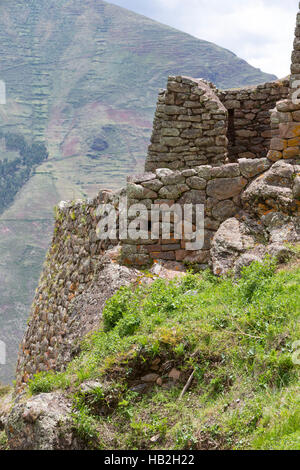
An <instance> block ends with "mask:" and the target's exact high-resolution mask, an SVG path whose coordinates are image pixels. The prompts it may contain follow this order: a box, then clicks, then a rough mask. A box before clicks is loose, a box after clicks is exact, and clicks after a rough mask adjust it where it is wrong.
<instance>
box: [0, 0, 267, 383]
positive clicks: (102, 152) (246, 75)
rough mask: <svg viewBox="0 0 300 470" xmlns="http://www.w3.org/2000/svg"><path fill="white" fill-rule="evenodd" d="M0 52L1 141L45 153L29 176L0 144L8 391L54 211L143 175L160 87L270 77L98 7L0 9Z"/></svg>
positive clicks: (0, 300)
mask: <svg viewBox="0 0 300 470" xmlns="http://www.w3.org/2000/svg"><path fill="white" fill-rule="evenodd" d="M0 42H1V48H0V80H4V81H5V82H6V87H7V104H6V105H0V131H1V136H3V135H4V136H6V135H9V134H14V135H18V136H19V137H20V138H22V137H23V138H24V139H25V141H26V145H27V146H28V148H36V147H34V146H36V145H37V144H41V143H45V144H46V146H47V149H48V152H49V157H48V159H41V160H43V161H40V162H37V161H36V160H35V158H34V156H33V157H32V162H33V163H34V164H31V165H30V168H29V167H28V165H27V166H26V167H24V166H23V165H20V164H19V163H18V162H17V163H16V162H15V163H12V165H10V166H9V165H8V162H14V161H15V160H18V159H20V158H21V159H22V155H21V154H20V150H19V149H16V148H11V147H10V146H9V145H7V142H6V139H5V138H3V137H2V138H0V161H2V167H1V168H4V166H5V168H6V170H7V168H9V169H10V170H9V171H15V172H16V173H13V175H14V174H15V177H14V179H13V181H14V183H15V184H11V182H9V184H8V182H7V181H6V180H5V183H3V182H2V186H1V188H0V194H6V192H7V191H8V193H9V194H7V195H5V198H4V196H3V197H2V201H0V206H1V210H0V234H1V237H0V339H1V340H2V341H5V342H6V343H7V346H8V364H7V366H5V367H3V366H1V368H0V380H2V381H5V382H7V381H9V380H11V379H12V378H13V370H14V364H15V360H16V354H17V349H18V344H19V341H20V338H21V336H22V334H23V330H24V326H25V323H26V320H27V317H28V311H29V306H30V303H31V301H32V297H33V293H34V289H35V287H36V286H37V282H38V277H39V273H40V270H41V266H42V262H43V259H44V256H45V251H46V249H47V246H48V244H49V240H50V237H51V233H52V213H53V206H54V205H55V204H57V202H58V201H59V200H62V199H74V198H82V197H86V196H92V195H95V194H96V193H97V191H98V190H99V188H100V187H102V188H111V189H115V188H117V187H120V186H121V185H123V184H124V182H125V178H126V176H127V175H128V174H130V173H132V172H135V173H136V172H139V171H141V170H142V168H143V163H144V160H145V156H146V148H147V143H148V141H149V137H150V130H151V127H152V119H153V113H154V106H155V103H156V96H157V91H158V89H159V88H160V87H162V86H164V85H165V82H166V77H167V76H168V75H169V74H185V75H191V76H194V77H203V78H205V79H209V80H212V81H214V82H215V84H216V85H217V86H218V87H221V88H226V87H236V86H242V85H249V84H257V83H261V82H265V81H269V80H272V79H274V78H275V77H274V76H272V75H269V74H265V73H262V72H261V71H260V70H258V69H255V68H253V67H252V66H250V65H249V64H247V63H246V62H245V61H244V60H241V59H239V58H238V57H237V56H235V55H234V54H233V53H232V52H230V51H228V50H225V49H223V48H221V47H218V46H216V45H215V44H212V43H209V42H206V41H203V40H199V39H196V38H194V37H192V36H190V35H188V34H185V33H182V32H180V31H177V30H175V29H172V28H170V27H168V26H165V25H162V24H159V23H157V22H155V21H152V20H150V19H148V18H145V17H143V16H140V15H137V14H135V13H132V12H130V11H127V10H124V9H122V8H120V7H117V6H114V5H110V4H108V3H106V2H103V1H101V0H85V1H84V2H82V1H80V0H64V1H63V0H47V1H46V0H22V1H20V0H2V1H1V4H0ZM33 153H34V152H33ZM4 161H6V163H5V165H4V163H3V162H4ZM3 174H4V173H3ZM5 175H6V176H7V178H10V179H11V178H12V173H11V174H10V175H7V171H6V173H5ZM6 176H5V178H6ZM7 178H6V179H7ZM0 179H1V178H0ZM3 185H5V186H3ZM6 188H8V190H6ZM1 191H2V192H1Z"/></svg>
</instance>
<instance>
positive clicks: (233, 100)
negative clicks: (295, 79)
mask: <svg viewBox="0 0 300 470" xmlns="http://www.w3.org/2000/svg"><path fill="white" fill-rule="evenodd" d="M288 93H289V81H288V79H285V80H278V81H275V82H271V83H265V84H262V85H258V86H252V87H248V88H240V89H232V90H226V91H220V92H218V96H219V98H220V100H221V102H222V103H223V104H224V106H225V108H226V109H227V110H228V133H227V137H228V141H229V144H228V154H229V160H230V161H231V162H235V161H237V160H238V159H239V158H262V157H265V156H266V153H267V151H268V150H269V146H270V140H271V138H272V130H271V127H270V110H271V109H273V108H274V107H275V105H276V102H277V101H280V100H283V99H285V98H287V96H288Z"/></svg>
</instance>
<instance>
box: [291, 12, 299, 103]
mask: <svg viewBox="0 0 300 470" xmlns="http://www.w3.org/2000/svg"><path fill="white" fill-rule="evenodd" d="M299 9H300V3H299ZM297 80H300V12H299V13H298V14H297V19H296V29H295V39H294V48H293V53H292V60H291V76H290V89H291V94H292V93H293V90H294V89H295V88H294V84H295V82H296V81H297ZM297 88H299V86H297Z"/></svg>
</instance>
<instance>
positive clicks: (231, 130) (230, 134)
mask: <svg viewBox="0 0 300 470" xmlns="http://www.w3.org/2000/svg"><path fill="white" fill-rule="evenodd" d="M234 114H235V113H234V109H228V130H227V138H228V146H229V160H230V162H232V163H234V162H235V161H236V159H235V158H234V153H233V152H231V151H230V150H232V149H233V148H234V147H235V125H234V119H235V115H234Z"/></svg>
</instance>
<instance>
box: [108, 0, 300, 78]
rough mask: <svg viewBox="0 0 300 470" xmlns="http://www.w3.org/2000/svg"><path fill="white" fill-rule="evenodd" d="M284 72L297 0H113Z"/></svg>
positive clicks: (273, 70) (267, 69) (256, 63)
mask: <svg viewBox="0 0 300 470" xmlns="http://www.w3.org/2000/svg"><path fill="white" fill-rule="evenodd" d="M111 1H112V2H113V3H116V4H119V5H121V6H124V7H126V8H129V9H132V10H134V11H137V12H139V13H143V14H145V15H147V16H151V17H152V18H154V19H156V20H158V21H161V22H162V23H165V24H168V25H170V26H173V27H175V28H178V29H180V30H182V31H185V32H187V33H190V34H192V35H193V36H196V37H198V38H200V39H205V40H208V41H211V42H214V43H216V44H218V45H220V46H222V47H225V48H227V49H230V50H231V51H232V52H234V53H236V54H237V55H238V56H239V57H241V58H243V59H245V60H247V62H249V63H250V64H252V65H254V66H255V67H259V68H261V69H262V70H263V71H265V72H270V73H275V74H276V75H278V76H279V77H283V76H285V75H288V73H289V68H290V56H291V51H292V44H293V36H294V27H295V16H296V13H297V9H298V0H284V1H282V0H227V1H226V2H224V1H223V0H111Z"/></svg>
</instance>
